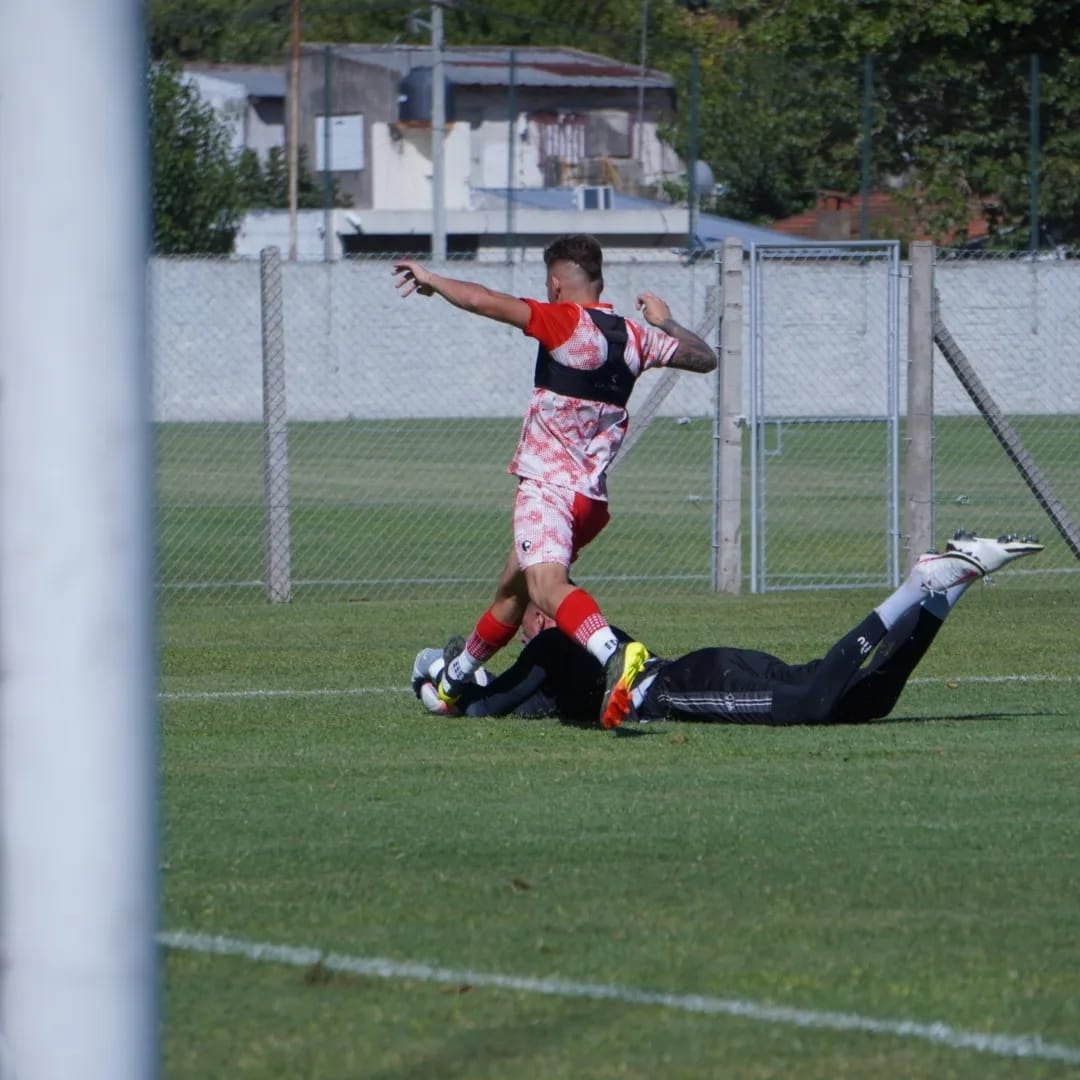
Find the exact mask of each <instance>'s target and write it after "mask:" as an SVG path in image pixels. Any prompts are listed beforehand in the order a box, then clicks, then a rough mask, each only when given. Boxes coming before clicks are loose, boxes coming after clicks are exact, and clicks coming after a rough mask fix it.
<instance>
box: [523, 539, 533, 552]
mask: <svg viewBox="0 0 1080 1080" xmlns="http://www.w3.org/2000/svg"><path fill="white" fill-rule="evenodd" d="M521 550H522V551H532V541H531V540H522V541H521Z"/></svg>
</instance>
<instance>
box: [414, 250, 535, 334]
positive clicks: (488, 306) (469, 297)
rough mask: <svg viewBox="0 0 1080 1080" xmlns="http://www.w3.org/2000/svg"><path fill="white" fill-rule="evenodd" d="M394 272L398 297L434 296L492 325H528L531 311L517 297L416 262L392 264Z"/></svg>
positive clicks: (522, 327)
mask: <svg viewBox="0 0 1080 1080" xmlns="http://www.w3.org/2000/svg"><path fill="white" fill-rule="evenodd" d="M394 273H395V274H397V275H398V279H397V281H396V282H395V283H394V285H395V288H396V289H397V290H398V292H399V293H400V295H401V296H402V297H406V296H412V294H413V293H418V294H419V295H420V296H435V295H438V296H441V297H442V298H443V299H444V300H446V301H448V302H449V303H451V304H453V305H454V307H458V308H461V309H462V311H468V312H471V313H472V314H473V315H483V316H484V317H485V318H487V319H494V320H495V321H496V322H503V323H508V324H509V325H510V326H516V327H517V328H518V329H519V330H524V329H525V327H526V326H528V325H529V319H530V317H531V315H532V312H531V310H530V308H529V305H528V304H526V303H525V301H524V300H522V299H521V298H520V297H517V296H511V295H510V294H509V293H503V292H496V291H495V290H494V289H489V288H488V287H487V286H486V285H481V284H479V283H478V282H475V281H461V280H459V279H458V278H451V277H446V276H444V275H443V274H436V273H435V272H434V271H433V270H430V269H429V268H428V267H426V266H424V265H423V264H422V263H417V262H398V263H395V264H394Z"/></svg>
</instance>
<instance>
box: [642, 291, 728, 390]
mask: <svg viewBox="0 0 1080 1080" xmlns="http://www.w3.org/2000/svg"><path fill="white" fill-rule="evenodd" d="M637 306H638V309H639V310H640V311H641V314H642V315H643V316H644V318H645V321H646V322H648V323H651V324H652V325H653V326H655V327H657V328H659V329H660V330H663V331H664V333H665V334H670V335H671V336H672V337H673V338H677V339H678V342H679V347H678V349H676V350H675V355H674V356H673V357H672V358H671V366H672V367H676V368H682V369H683V370H684V371H696V372H699V373H702V374H704V373H705V372H708V371H714V370H715V369H716V350H715V349H714V348H713V347H712V346H711V345H710V344H709V343H708V342H707V341H706V340H705V339H704V338H703V337H699V336H698V335H697V334H695V333H694V331H693V330H688V329H687V328H686V327H685V326H682V325H681V324H680V323H677V322H676V321H675V320H674V319H673V318H672V317H671V308H669V307H668V305H667V302H666V301H664V300H661V299H660V297H659V296H657V295H656V293H650V292H644V293H642V294H641V295H640V296H639V297H638V298H637Z"/></svg>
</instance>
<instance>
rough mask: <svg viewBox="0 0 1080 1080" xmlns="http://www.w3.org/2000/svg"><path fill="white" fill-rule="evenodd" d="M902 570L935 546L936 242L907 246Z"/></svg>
mask: <svg viewBox="0 0 1080 1080" xmlns="http://www.w3.org/2000/svg"><path fill="white" fill-rule="evenodd" d="M909 258H910V264H911V283H910V287H909V289H908V378H907V438H906V450H907V453H906V460H905V465H906V471H905V482H904V487H905V489H906V492H907V501H906V511H905V515H904V560H905V565H904V567H903V572H904V573H907V571H908V570H909V569H910V568H911V566H912V564H913V563H914V562H915V560H916V559H917V558H918V557H919V556H920V555H921V554H923V552H925V551H929V550H930V549H931V548H933V546H934V316H933V300H934V245H933V244H932V243H931V242H929V241H926V240H917V241H915V242H914V243H912V245H911V249H910V256H909Z"/></svg>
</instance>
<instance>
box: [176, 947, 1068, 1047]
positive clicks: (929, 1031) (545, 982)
mask: <svg viewBox="0 0 1080 1080" xmlns="http://www.w3.org/2000/svg"><path fill="white" fill-rule="evenodd" d="M158 941H159V942H161V944H162V945H164V946H165V947H166V948H169V949H179V950H182V951H185V952H197V953H209V954H215V955H220V956H242V957H244V958H246V959H248V960H257V961H266V962H268V963H276V964H288V965H291V966H293V967H310V966H311V965H313V964H321V965H322V966H323V967H324V968H327V969H328V970H330V971H336V972H341V973H344V974H349V975H367V976H370V977H372V978H379V979H412V980H417V981H420V982H435V983H457V984H460V985H463V986H465V985H467V986H473V987H476V986H484V987H492V988H493V989H497V990H513V991H516V992H518V993H524V994H546V995H549V996H551V997H571V998H589V999H591V1000H594V1001H617V1002H620V1003H621V1004H625V1005H655V1006H659V1007H660V1008H664V1009H677V1010H679V1011H681V1012H689V1013H703V1014H706V1015H721V1016H737V1017H740V1018H742V1019H744V1020H759V1021H761V1022H763V1023H766V1024H783V1025H789V1026H794V1027H800V1028H818V1029H822V1030H827V1031H859V1032H867V1033H868V1034H872V1035H892V1036H895V1037H898V1038H901V1039H920V1040H922V1041H923V1042H930V1043H937V1044H939V1045H941V1046H947V1047H949V1048H950V1049H952V1050H974V1051H976V1052H978V1053H982V1054H993V1055H994V1056H996V1057H1004V1058H1029V1059H1037V1060H1041V1061H1064V1062H1067V1063H1068V1064H1070V1065H1080V1047H1076V1046H1067V1045H1065V1044H1063V1043H1054V1042H1047V1041H1045V1040H1044V1039H1043V1038H1042V1037H1041V1036H1039V1035H992V1034H990V1033H988V1032H981V1031H962V1030H960V1029H958V1028H953V1027H950V1026H949V1025H948V1024H943V1023H941V1022H939V1021H935V1022H933V1023H929V1024H927V1023H920V1022H917V1021H914V1020H875V1019H874V1018H873V1017H870V1016H860V1015H859V1014H858V1013H843V1012H824V1011H820V1012H819V1011H817V1010H815V1009H795V1008H788V1007H786V1006H783V1005H765V1004H762V1003H760V1002H756V1001H746V1000H743V999H740V998H717V997H708V996H705V995H702V994H669V993H665V992H663V991H659V990H637V989H634V988H633V987H627V986H615V985H609V984H605V983H583V982H572V981H569V980H566V979H557V978H550V979H539V978H533V977H531V976H527V975H497V974H489V973H485V972H480V971H468V970H462V971H455V970H453V969H451V968H441V967H434V966H432V965H430V964H413V963H399V962H397V961H394V960H383V959H380V958H379V957H374V956H373V957H361V956H342V955H339V954H337V953H324V952H321V951H320V950H318V949H311V948H303V947H297V946H292V945H271V944H267V943H264V942H254V941H239V940H237V939H235V938H227V937H215V936H212V935H209V934H192V933H187V932H185V931H173V932H168V933H161V934H159V935H158Z"/></svg>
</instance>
